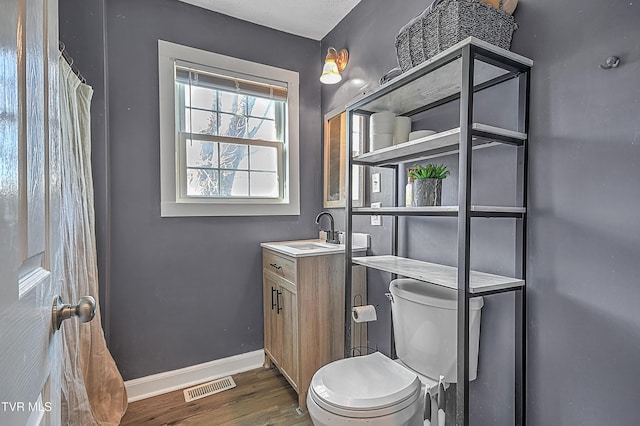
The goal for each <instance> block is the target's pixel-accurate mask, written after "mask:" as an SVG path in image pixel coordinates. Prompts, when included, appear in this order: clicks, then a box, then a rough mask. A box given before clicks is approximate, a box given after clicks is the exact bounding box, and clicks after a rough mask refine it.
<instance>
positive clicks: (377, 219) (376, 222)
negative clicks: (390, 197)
mask: <svg viewBox="0 0 640 426" xmlns="http://www.w3.org/2000/svg"><path fill="white" fill-rule="evenodd" d="M380 207H382V203H371V208H372V209H379V208H380ZM371 226H382V216H380V215H377V214H375V215H371Z"/></svg>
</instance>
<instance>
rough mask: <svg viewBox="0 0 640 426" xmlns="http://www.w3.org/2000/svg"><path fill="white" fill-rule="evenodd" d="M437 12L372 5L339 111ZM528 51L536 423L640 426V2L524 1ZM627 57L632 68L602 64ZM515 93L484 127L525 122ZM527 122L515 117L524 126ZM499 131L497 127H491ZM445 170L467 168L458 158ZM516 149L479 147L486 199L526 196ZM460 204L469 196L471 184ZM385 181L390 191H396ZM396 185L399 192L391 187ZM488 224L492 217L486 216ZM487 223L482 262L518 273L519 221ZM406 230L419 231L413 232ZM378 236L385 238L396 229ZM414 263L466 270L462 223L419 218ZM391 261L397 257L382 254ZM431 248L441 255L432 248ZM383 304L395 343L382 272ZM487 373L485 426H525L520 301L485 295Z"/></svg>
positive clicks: (475, 400) (361, 10) (477, 168)
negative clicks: (516, 326)
mask: <svg viewBox="0 0 640 426" xmlns="http://www.w3.org/2000/svg"><path fill="white" fill-rule="evenodd" d="M426 4H428V2H424V1H417V0H410V1H404V2H402V3H394V5H393V6H390V4H389V2H386V1H383V0H368V1H364V2H362V3H360V4H359V5H358V6H357V7H356V8H355V9H354V10H353V11H352V12H351V14H350V15H348V16H347V17H346V18H345V19H344V20H343V21H342V22H341V23H340V24H339V25H338V26H337V27H336V28H335V29H334V30H333V31H332V32H331V33H330V34H329V35H328V36H327V37H326V38H325V39H324V40H323V41H322V51H323V52H325V51H326V48H327V47H329V46H335V47H336V48H342V47H346V48H348V49H349V52H350V56H351V58H350V64H349V67H348V69H347V71H346V73H345V77H346V79H345V81H343V82H342V83H341V84H339V85H337V86H323V88H322V110H323V112H327V111H331V110H333V109H335V108H336V107H338V106H340V105H344V104H345V103H347V101H348V100H349V99H351V98H352V97H353V96H355V95H357V94H359V93H361V92H363V91H370V90H372V89H374V88H375V87H377V86H378V84H377V81H378V79H379V77H380V76H381V75H383V74H384V73H386V72H387V71H388V70H389V69H390V68H392V67H394V66H396V59H395V52H394V47H393V42H394V39H395V35H396V34H397V32H398V30H399V29H400V27H402V26H403V25H404V24H405V23H406V22H407V21H408V20H409V19H411V18H412V17H413V16H415V15H417V14H418V13H419V12H421V11H422V10H423V9H424V8H425V6H426ZM515 16H516V20H517V22H518V23H519V25H520V29H519V30H518V31H517V32H516V33H515V35H514V40H513V44H512V50H514V51H515V52H518V53H520V54H523V55H525V56H527V57H530V58H532V59H533V60H534V61H535V65H534V68H533V72H532V99H531V127H530V135H531V145H530V151H529V152H530V163H529V166H530V169H529V170H530V185H529V191H530V192H529V206H530V208H529V222H528V223H529V233H528V236H529V247H528V249H529V253H528V264H527V266H528V268H527V276H528V281H527V288H528V295H529V303H528V330H529V347H528V372H529V383H528V400H527V408H528V421H529V424H532V425H551V424H554V425H556V424H557V425H583V424H584V425H586V424H589V425H591V424H621V425H622V424H636V423H637V415H638V408H637V402H638V401H639V400H640V391H639V390H638V386H637V383H636V381H637V378H638V377H639V375H640V367H638V366H637V360H639V359H640V345H638V341H640V310H639V309H638V308H637V306H636V305H637V302H638V301H639V300H640V286H639V285H638V274H639V272H640V267H639V266H638V263H637V259H639V258H640V241H639V236H640V224H639V221H638V220H637V217H638V214H637V211H638V209H640V185H638V182H640V167H639V166H640V122H639V121H638V117H639V110H640V84H639V82H640V80H639V79H638V75H640V45H639V44H638V42H637V41H638V39H639V38H640V26H639V25H638V24H639V23H640V8H639V7H638V5H636V4H634V3H630V2H596V1H586V2H585V1H579V0H572V1H566V2H555V1H551V0H537V1H530V2H520V4H519V6H518V10H517V11H516V14H515ZM609 55H618V56H620V57H621V59H622V66H621V67H620V68H618V69H615V70H610V71H604V70H601V69H599V68H598V65H599V64H600V63H601V62H603V61H604V59H605V58H606V57H607V56H609ZM505 94H506V95H509V96H515V95H514V93H513V87H509V85H503V86H502V87H499V88H496V89H495V90H492V91H491V92H483V93H482V95H481V96H479V97H478V98H477V100H478V103H479V105H480V107H481V109H477V110H476V113H477V114H478V117H481V119H482V120H483V121H485V122H494V123H499V124H503V125H509V123H511V122H512V121H513V117H512V114H513V113H512V112H511V111H509V110H507V111H505V110H504V109H501V108H500V106H499V105H497V104H496V102H495V100H496V99H500V98H501V97H502V96H504V95H505ZM456 109H457V105H455V104H450V105H446V106H444V107H443V108H441V109H439V110H437V111H434V112H433V115H432V116H431V117H430V118H429V117H427V118H425V120H426V123H427V125H428V127H435V128H437V129H446V128H451V127H455V126H456V121H455V120H456V119H457V118H455V117H454V118H453V120H452V118H451V114H455V113H456ZM510 116H511V117H510ZM489 124H492V123H489ZM443 161H444V162H446V163H447V164H449V166H450V167H451V168H452V169H453V170H454V171H455V170H456V169H457V158H456V157H453V156H451V157H445V158H443ZM513 162H514V161H513V153H512V151H509V149H508V148H499V149H495V150H494V149H485V150H479V151H475V152H474V170H473V177H474V193H473V198H474V200H477V201H478V202H482V203H486V204H489V203H492V202H495V203H509V202H510V200H511V199H512V195H513V194H514V188H513V187H512V186H509V183H508V182H510V181H512V180H513V169H512V165H513ZM455 174H456V173H454V176H453V179H452V178H449V179H447V181H445V187H444V192H445V194H444V201H445V203H448V202H455V200H456V196H455V191H456V186H457V183H456V178H455ZM383 184H384V182H383ZM387 188H388V187H387ZM476 221H477V222H476ZM509 222H512V221H510V220H507V221H504V220H503V221H495V220H488V219H474V222H473V223H472V230H473V231H472V258H471V263H472V267H474V268H477V269H480V270H485V271H488V272H497V273H505V274H508V273H509V271H510V270H512V269H513V264H514V257H513V247H514V243H513V241H514V240H513V238H512V236H513V232H514V224H513V223H509ZM404 225H406V228H405V226H404ZM363 228H365V229H369V230H370V231H372V232H374V233H375V234H376V235H375V236H374V241H375V240H378V241H379V242H380V241H383V240H384V239H385V238H386V236H387V235H388V229H387V227H383V229H380V228H370V227H367V226H366V225H364V224H363V223H362V221H360V222H358V223H357V225H356V230H361V229H363ZM403 228H404V229H406V230H407V232H409V231H410V232H409V234H408V236H409V238H408V243H407V244H406V245H405V246H404V247H403V250H404V253H405V254H408V255H410V256H412V257H417V258H423V259H426V260H434V261H439V262H443V263H447V264H455V261H456V252H455V244H456V223H455V221H452V220H451V219H443V218H439V219H422V220H418V219H412V221H411V223H407V222H403ZM378 247H380V248H377V249H376V248H374V252H376V251H378V252H380V253H382V252H384V251H385V250H386V251H388V249H387V248H386V247H383V246H378ZM425 248H426V249H425ZM369 276H370V280H369V284H370V293H371V292H373V294H370V298H371V299H373V300H374V301H375V302H376V303H380V304H381V308H380V309H379V311H382V315H380V317H379V318H380V320H379V321H378V322H377V323H375V324H372V326H371V328H370V336H371V340H372V341H371V342H370V344H371V345H373V346H375V345H376V344H378V343H379V346H380V347H381V348H382V349H385V345H386V346H388V344H386V343H385V342H386V340H387V339H388V329H389V324H388V309H387V308H385V306H386V305H385V301H384V298H383V297H382V296H381V294H382V293H383V292H384V291H385V288H386V285H387V281H388V277H386V276H384V274H377V273H376V274H370V275H369ZM485 302H486V304H485V309H484V311H483V314H482V315H483V323H482V338H481V349H480V366H479V373H478V379H477V380H476V381H475V382H473V383H472V386H471V416H472V417H471V423H472V424H474V425H509V424H512V418H513V417H512V415H513V402H512V396H511V395H512V393H513V384H512V383H513V337H512V336H513V296H512V295H509V294H505V295H497V296H491V297H488V298H485Z"/></svg>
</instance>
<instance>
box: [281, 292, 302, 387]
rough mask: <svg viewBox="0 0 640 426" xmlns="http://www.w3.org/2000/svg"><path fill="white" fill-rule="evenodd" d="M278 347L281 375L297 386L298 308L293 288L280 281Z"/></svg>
mask: <svg viewBox="0 0 640 426" xmlns="http://www.w3.org/2000/svg"><path fill="white" fill-rule="evenodd" d="M276 305H277V306H276V311H277V315H276V321H277V323H278V326H277V329H278V346H279V350H280V351H281V352H280V357H281V358H280V360H279V363H280V367H281V370H282V371H283V373H285V374H286V375H287V376H289V379H291V380H292V381H293V382H294V383H296V385H297V384H298V306H297V298H296V289H295V286H294V285H293V284H291V283H289V282H287V281H284V280H281V281H280V285H279V286H278V293H277V298H276Z"/></svg>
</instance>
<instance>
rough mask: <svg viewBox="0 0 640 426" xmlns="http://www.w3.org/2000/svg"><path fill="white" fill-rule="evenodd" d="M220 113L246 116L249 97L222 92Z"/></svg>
mask: <svg viewBox="0 0 640 426" xmlns="http://www.w3.org/2000/svg"><path fill="white" fill-rule="evenodd" d="M219 93H220V111H222V112H228V113H230V114H237V115H245V114H246V112H245V106H246V104H247V97H246V96H244V95H237V94H235V93H230V92H223V91H220V92H219Z"/></svg>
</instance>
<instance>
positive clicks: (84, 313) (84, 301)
mask: <svg viewBox="0 0 640 426" xmlns="http://www.w3.org/2000/svg"><path fill="white" fill-rule="evenodd" d="M95 314H96V299H94V298H93V297H91V296H83V297H81V298H80V300H78V304H77V305H68V304H65V303H62V297H60V296H56V297H55V298H54V299H53V309H52V311H51V316H52V320H53V323H54V324H55V327H56V330H60V325H61V324H62V321H64V320H66V319H69V318H71V317H78V319H79V320H80V322H89V321H91V320H92V319H93V317H94V316H95Z"/></svg>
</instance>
